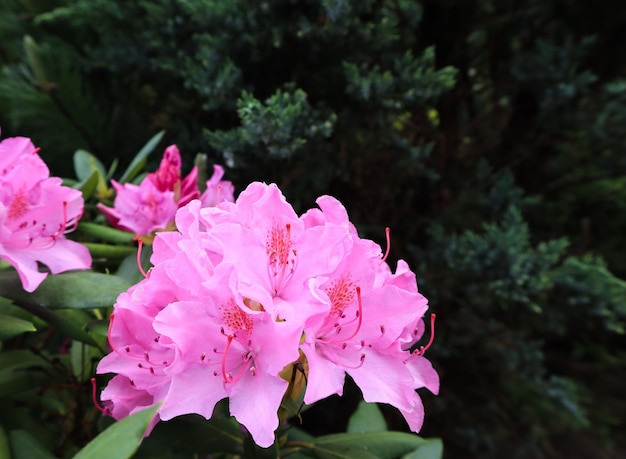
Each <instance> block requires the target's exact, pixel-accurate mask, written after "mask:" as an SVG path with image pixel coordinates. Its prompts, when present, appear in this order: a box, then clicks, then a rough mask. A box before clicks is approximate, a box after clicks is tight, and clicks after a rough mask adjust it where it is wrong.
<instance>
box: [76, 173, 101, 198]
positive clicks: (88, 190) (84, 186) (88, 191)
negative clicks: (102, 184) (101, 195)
mask: <svg viewBox="0 0 626 459" xmlns="http://www.w3.org/2000/svg"><path fill="white" fill-rule="evenodd" d="M98 178H99V175H98V171H92V172H91V175H90V176H89V177H87V178H86V179H84V180H82V181H80V182H78V183H75V184H74V185H73V188H75V189H77V190H80V191H81V192H82V193H83V198H84V199H85V200H87V199H89V198H90V197H91V195H92V194H93V192H94V191H96V187H97V186H98Z"/></svg>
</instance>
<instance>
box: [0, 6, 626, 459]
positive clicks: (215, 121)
mask: <svg viewBox="0 0 626 459" xmlns="http://www.w3.org/2000/svg"><path fill="white" fill-rule="evenodd" d="M624 23H626V7H624V5H622V2H619V1H611V0H607V1H605V2H601V4H598V3H597V2H591V1H590V0H582V1H581V0H558V1H557V0H541V1H540V0H529V1H526V2H519V1H513V0H423V1H414V0H303V1H295V0H267V1H252V0H229V1H224V0H222V1H220V0H152V1H148V0H125V1H121V0H118V1H115V0H55V1H43V0H32V1H26V0H24V1H20V0H2V2H1V3H0V57H1V59H2V65H3V69H2V74H1V75H0V125H1V126H2V129H3V131H2V135H3V137H7V136H11V135H25V136H29V137H32V138H33V139H34V142H35V143H36V144H37V145H38V146H40V147H42V152H41V155H42V157H43V158H44V159H45V160H46V161H47V162H48V164H49V165H50V167H51V169H52V171H53V173H55V174H57V175H63V176H68V177H69V176H72V175H73V169H72V167H71V158H72V155H73V153H74V151H75V150H76V149H79V148H83V149H86V150H89V151H91V152H92V153H94V154H95V155H97V156H98V157H99V158H100V159H101V160H102V161H103V163H104V164H105V165H107V166H108V165H110V164H111V163H112V162H113V160H114V158H118V159H119V161H120V167H119V169H118V170H120V171H121V170H124V167H125V166H126V165H127V164H128V162H129V161H130V160H131V159H132V156H133V155H134V153H136V152H137V151H138V150H139V148H140V147H141V146H142V145H143V144H144V143H145V142H146V141H147V140H148V139H149V138H150V137H151V136H152V135H154V134H155V133H156V132H158V131H159V130H161V129H165V130H166V136H165V139H166V140H165V141H164V142H163V144H162V145H161V147H165V146H166V145H168V144H170V143H176V144H178V146H179V147H180V149H181V151H182V152H183V154H184V155H185V170H188V169H189V168H190V167H191V163H192V160H193V157H194V155H195V154H196V153H198V152H203V153H206V154H207V155H208V156H209V158H210V160H211V161H215V162H218V163H222V164H225V165H226V166H227V178H229V179H231V180H233V181H234V182H235V184H236V186H237V189H238V190H241V189H243V188H244V187H245V186H246V184H247V183H249V182H250V181H253V180H262V181H266V182H276V183H277V184H278V185H279V186H280V187H281V188H282V189H283V191H284V192H285V194H286V195H287V197H288V199H289V200H290V201H291V202H292V203H295V206H296V207H297V208H298V209H300V210H303V209H305V208H306V207H309V206H312V205H314V199H315V198H316V197H317V196H319V195H321V194H332V195H334V196H336V197H337V198H339V199H340V200H341V201H342V202H343V203H344V204H345V205H346V207H347V208H348V211H349V213H350V215H351V218H352V220H353V221H354V222H355V224H356V225H357V227H358V228H359V230H360V231H361V232H362V234H363V235H364V236H367V237H370V238H373V239H375V240H378V241H380V242H381V243H382V242H383V240H384V227H385V226H389V227H391V228H392V233H391V234H392V247H391V256H390V259H391V260H394V259H397V258H404V259H406V260H407V261H408V262H409V264H410V265H411V266H412V267H414V269H415V271H416V272H417V276H418V280H419V282H420V289H421V291H423V293H424V294H425V295H426V296H427V297H428V298H429V299H430V304H431V308H432V310H433V311H434V312H436V313H437V316H438V318H437V327H436V328H437V332H436V333H437V337H436V340H435V344H434V345H433V347H432V348H431V349H430V350H429V351H428V355H429V357H430V358H431V359H432V361H433V362H434V365H435V367H436V368H437V369H438V370H439V372H440V374H441V381H442V389H441V394H440V396H439V397H433V396H431V395H429V394H424V400H425V404H426V420H425V426H424V430H423V431H422V434H423V435H424V436H426V437H428V436H441V437H442V438H443V441H444V445H445V451H446V457H449V458H461V457H468V455H471V456H472V457H485V458H489V457H503V456H505V455H506V456H507V457H515V458H518V457H519V458H526V457H529V458H530V457H580V458H584V457H619V456H620V455H621V454H626V439H625V438H624V435H623V432H624V431H626V425H624V419H626V402H625V400H626V389H624V385H623V382H622V381H624V380H626V352H625V344H626V339H625V337H624V333H625V326H626V325H625V320H626V282H624V281H623V280H621V279H623V278H624V277H626V256H625V255H626V251H625V247H624V236H623V235H624V234H626V212H625V210H626V154H625V150H626V67H625V63H626V47H624V46H623V43H624V42H625V40H626V29H625V28H624V27H623V24H624ZM158 159H159V158H158V157H157V155H153V157H152V161H153V162H154V163H155V164H156V162H157V161H158ZM342 403H343V404H342ZM355 403H356V402H355V399H354V398H353V397H351V396H350V391H348V394H347V397H346V399H345V401H344V402H342V401H341V400H336V399H331V400H329V401H328V402H326V403H325V404H321V405H320V406H318V407H315V408H314V409H312V410H311V411H310V412H307V413H305V415H304V425H303V428H304V429H305V430H310V431H312V432H315V433H316V434H321V433H329V432H331V431H334V430H342V429H344V428H345V422H346V420H347V416H348V414H349V413H350V412H351V410H352V408H353V407H354V406H355ZM346 406H349V409H348V408H346ZM385 413H386V415H387V416H388V421H389V422H390V423H391V425H395V426H396V427H397V428H400V429H401V428H403V426H404V425H403V424H402V422H403V421H402V419H401V417H398V415H397V413H395V412H394V411H393V410H389V411H385ZM61 447H62V446H61Z"/></svg>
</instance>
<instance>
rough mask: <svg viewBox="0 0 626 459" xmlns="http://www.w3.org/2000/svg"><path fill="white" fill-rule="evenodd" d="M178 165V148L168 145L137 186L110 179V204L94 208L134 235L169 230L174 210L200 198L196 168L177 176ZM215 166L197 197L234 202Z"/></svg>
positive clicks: (212, 202) (205, 200)
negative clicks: (156, 167) (185, 174)
mask: <svg viewBox="0 0 626 459" xmlns="http://www.w3.org/2000/svg"><path fill="white" fill-rule="evenodd" d="M181 166H182V160H181V157H180V153H179V151H178V147H176V145H170V146H169V147H167V148H166V149H165V152H164V153H163V158H162V160H161V164H160V165H159V168H158V169H157V170H156V171H155V172H152V173H150V174H148V175H147V176H146V178H145V179H144V180H142V181H141V183H140V184H139V185H134V184H132V183H126V184H120V183H117V182H116V181H114V180H112V181H111V183H112V185H113V188H114V189H115V191H116V197H115V201H114V203H113V207H107V206H105V205H103V204H101V203H100V204H98V205H97V207H98V209H99V210H100V211H101V212H102V213H103V214H104V216H105V217H106V219H107V220H108V222H109V223H110V224H111V225H113V226H114V227H116V228H119V229H122V230H124V231H129V232H133V233H135V234H137V235H150V234H152V233H154V232H155V231H160V230H171V229H173V226H174V218H175V215H176V210H177V209H179V208H180V207H183V206H184V205H186V204H187V203H189V202H190V201H192V200H194V199H197V198H200V197H201V196H200V191H199V190H198V185H197V179H198V169H197V167H195V166H194V168H193V169H192V170H191V172H190V173H189V174H188V175H187V176H186V177H185V178H181ZM215 168H216V169H215V173H214V175H213V177H212V178H211V180H209V181H208V182H207V190H206V191H205V193H204V194H203V195H202V197H201V199H202V202H203V205H205V206H207V205H215V203H217V198H218V194H219V195H220V200H222V201H224V200H228V201H234V198H233V191H234V188H233V186H232V184H231V183H230V182H228V181H220V179H221V177H222V175H223V173H224V171H223V169H222V168H221V167H220V166H215ZM217 190H220V193H218V192H217Z"/></svg>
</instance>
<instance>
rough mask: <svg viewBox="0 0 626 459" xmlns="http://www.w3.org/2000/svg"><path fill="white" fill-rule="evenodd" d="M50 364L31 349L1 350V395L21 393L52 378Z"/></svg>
mask: <svg viewBox="0 0 626 459" xmlns="http://www.w3.org/2000/svg"><path fill="white" fill-rule="evenodd" d="M50 371H51V368H50V365H49V364H48V363H47V362H46V361H45V360H43V359H42V358H41V357H39V356H37V355H35V354H33V353H32V352H30V351H25V350H16V351H3V352H0V397H7V396H13V395H16V394H19V393H21V392H24V391H27V390H29V389H32V388H35V387H39V386H40V385H41V384H43V383H44V382H45V381H49V380H50Z"/></svg>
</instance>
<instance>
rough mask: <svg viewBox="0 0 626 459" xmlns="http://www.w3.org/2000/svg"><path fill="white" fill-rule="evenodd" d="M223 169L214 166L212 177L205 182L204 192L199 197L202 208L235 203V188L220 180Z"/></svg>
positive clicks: (226, 181)
mask: <svg viewBox="0 0 626 459" xmlns="http://www.w3.org/2000/svg"><path fill="white" fill-rule="evenodd" d="M223 176H224V168H223V167H222V166H219V165H217V164H215V165H214V166H213V175H212V176H211V178H210V179H209V180H207V182H206V190H205V191H204V193H202V196H200V201H201V202H202V207H215V206H217V205H218V204H219V203H220V202H223V201H227V202H235V187H234V186H233V184H232V183H231V182H229V181H228V180H222V177H223Z"/></svg>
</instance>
